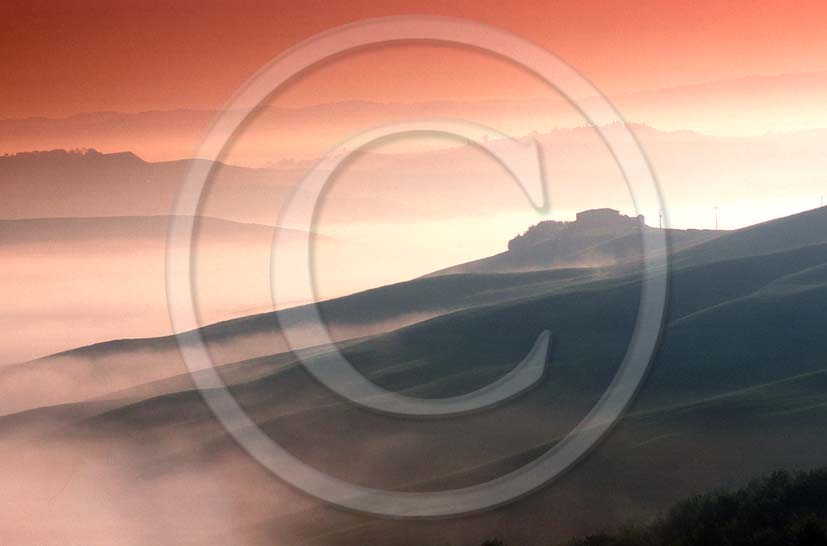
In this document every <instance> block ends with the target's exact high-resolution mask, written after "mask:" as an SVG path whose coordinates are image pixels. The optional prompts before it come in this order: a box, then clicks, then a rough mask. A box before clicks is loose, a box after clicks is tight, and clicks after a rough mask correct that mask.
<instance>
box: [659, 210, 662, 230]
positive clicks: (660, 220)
mask: <svg viewBox="0 0 827 546" xmlns="http://www.w3.org/2000/svg"><path fill="white" fill-rule="evenodd" d="M658 229H663V209H658Z"/></svg>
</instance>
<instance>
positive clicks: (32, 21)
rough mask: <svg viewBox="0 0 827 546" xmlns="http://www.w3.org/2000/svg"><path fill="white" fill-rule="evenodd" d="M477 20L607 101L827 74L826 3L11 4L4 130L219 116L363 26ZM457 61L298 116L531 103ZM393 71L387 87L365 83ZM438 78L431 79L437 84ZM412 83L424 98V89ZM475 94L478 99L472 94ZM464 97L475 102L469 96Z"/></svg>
mask: <svg viewBox="0 0 827 546" xmlns="http://www.w3.org/2000/svg"><path fill="white" fill-rule="evenodd" d="M403 13H427V14H437V15H452V16H462V17H468V18H473V19H478V20H481V21H484V22H487V23H491V24H495V25H499V26H502V27H505V28H507V29H510V30H512V31H515V32H518V33H520V34H522V35H524V36H526V37H528V38H530V39H532V40H534V41H537V42H539V43H541V44H543V45H544V46H546V47H548V48H549V49H551V50H553V51H554V52H556V53H557V54H559V55H561V56H562V57H563V58H565V59H566V60H568V61H569V62H570V63H572V64H573V65H574V66H575V67H576V68H578V69H579V70H580V71H581V72H582V73H584V74H585V75H587V77H589V78H590V79H591V80H592V81H594V82H595V83H596V84H597V85H598V86H599V87H600V88H601V89H602V90H603V91H604V92H606V93H608V94H619V93H628V92H633V91H637V90H642V89H652V88H660V87H671V86H676V85H682V84H687V83H695V82H704V81H712V80H718V79H730V78H737V77H740V76H747V75H755V74H783V73H795V72H807V71H817V70H824V69H827V39H824V37H823V32H824V29H825V28H827V10H825V9H824V4H823V2H817V1H809V0H808V1H803V2H795V3H786V2H760V1H759V2H753V1H739V2H704V1H695V2H662V1H642V2H635V3H631V2H620V1H602V2H601V1H595V0H586V1H581V2H554V1H551V2H549V1H546V2H532V1H524V2H516V3H514V2H509V3H506V2H502V1H501V0H496V1H494V0H480V1H475V2H468V1H455V0H444V1H430V2H412V1H397V2H387V3H382V2H377V1H375V0H369V1H365V0H351V1H348V2H318V1H306V2H287V1H272V0H271V1H261V2H256V1H233V2H216V1H203V0H201V1H194V0H178V1H175V2H171V1H170V2H160V1H134V0H121V1H111V0H79V1H66V0H63V1H52V2H46V1H42V0H39V1H38V0H35V1H31V0H10V1H9V0H7V1H6V2H4V3H3V7H2V8H0V40H2V42H0V43H1V44H2V45H0V47H1V49H0V63H2V67H3V72H4V74H3V80H4V84H3V85H2V86H0V105H2V106H0V117H5V118H14V117H28V116H48V117H61V116H67V115H72V114H76V113H81V112H89V111H105V110H113V111H126V112H134V111H143V110H154V109H174V108H198V109H213V108H218V107H220V106H221V105H222V104H223V102H224V101H225V100H226V98H227V97H229V96H230V95H231V94H232V92H233V91H234V90H235V89H236V88H237V87H238V86H239V85H240V84H241V83H242V82H243V81H245V80H246V78H248V77H249V76H250V75H251V74H252V73H253V72H254V71H255V70H256V69H257V68H258V67H260V66H261V65H262V64H263V63H265V62H266V61H268V60H269V59H270V58H272V57H273V56H274V55H276V54H278V53H279V52H281V51H283V50H284V49H285V48H287V47H289V46H291V45H293V44H295V43H296V42H298V41H300V40H302V39H304V38H307V37H309V36H311V35H313V34H315V33H317V32H320V31H322V30H325V29H328V28H331V27H333V26H336V25H338V24H341V23H345V22H349V21H354V20H357V19H360V18H363V17H372V16H380V15H393V14H403ZM482 66H485V67H488V66H489V64H488V63H482V62H480V63H476V62H474V61H473V59H472V60H470V61H469V60H468V59H467V58H466V57H463V56H461V55H458V56H456V57H454V58H452V57H451V56H447V57H444V58H442V59H441V62H438V63H435V62H434V56H430V55H421V54H419V53H416V54H411V55H410V56H409V57H408V58H407V59H406V62H401V63H400V62H398V59H394V62H387V63H384V64H381V63H380V64H379V65H377V64H376V62H375V55H374V56H371V55H366V56H362V57H361V59H360V58H359V56H356V57H354V59H353V60H352V62H350V63H349V64H348V63H344V65H343V67H342V68H341V69H340V71H339V73H338V74H339V77H337V78H335V81H333V82H327V84H326V85H319V86H315V89H316V90H317V91H316V92H314V93H312V94H309V95H308V94H307V93H302V94H298V93H295V94H293V95H292V96H291V95H290V94H288V95H286V96H285V100H286V101H287V103H288V104H290V103H292V104H297V105H299V104H314V103H320V102H330V101H340V100H347V99H367V100H376V101H386V102H393V101H422V100H430V99H445V98H459V99H467V100H478V99H487V98H511V99H513V98H519V97H518V96H519V95H521V94H523V95H528V96H530V95H534V94H536V93H535V90H533V89H531V88H530V87H529V88H526V89H520V88H515V87H519V86H515V85H514V82H513V81H510V80H509V79H507V78H505V79H504V78H502V77H501V75H499V74H498V73H497V72H496V71H493V70H490V69H481V67H482ZM366 70H373V71H376V70H379V71H380V72H381V78H376V77H372V78H363V77H361V74H362V73H363V72H364V71H366ZM423 76H427V77H423ZM412 80H414V81H416V82H417V85H415V86H411V85H409V82H411V81H412ZM469 80H472V81H474V82H475V83H476V85H474V86H468V85H467V83H458V82H467V81H469ZM460 86H461V88H460Z"/></svg>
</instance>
